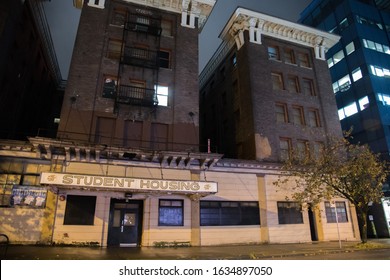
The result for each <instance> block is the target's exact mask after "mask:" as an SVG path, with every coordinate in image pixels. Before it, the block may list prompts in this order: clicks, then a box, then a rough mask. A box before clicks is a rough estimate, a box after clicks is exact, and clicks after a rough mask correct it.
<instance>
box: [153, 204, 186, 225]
mask: <svg viewBox="0 0 390 280" xmlns="http://www.w3.org/2000/svg"><path fill="white" fill-rule="evenodd" d="M183 206H184V201H183V200H168V199H160V200H159V208H158V225H159V226H183V223H184V211H183Z"/></svg>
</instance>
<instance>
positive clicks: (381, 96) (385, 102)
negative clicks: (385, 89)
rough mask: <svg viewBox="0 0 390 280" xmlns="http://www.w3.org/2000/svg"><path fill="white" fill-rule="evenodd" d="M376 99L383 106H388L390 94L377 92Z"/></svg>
mask: <svg viewBox="0 0 390 280" xmlns="http://www.w3.org/2000/svg"><path fill="white" fill-rule="evenodd" d="M378 99H379V101H380V102H382V104H383V105H385V106H390V95H388V94H383V93H378Z"/></svg>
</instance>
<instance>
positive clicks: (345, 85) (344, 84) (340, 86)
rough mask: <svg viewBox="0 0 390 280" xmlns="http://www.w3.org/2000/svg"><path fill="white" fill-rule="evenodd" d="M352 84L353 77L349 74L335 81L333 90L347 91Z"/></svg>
mask: <svg viewBox="0 0 390 280" xmlns="http://www.w3.org/2000/svg"><path fill="white" fill-rule="evenodd" d="M350 86H351V79H350V78H349V75H346V76H344V77H342V78H341V79H340V80H338V81H336V82H334V83H333V92H334V93H336V92H338V91H341V92H343V91H347V90H349V88H350Z"/></svg>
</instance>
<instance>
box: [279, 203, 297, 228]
mask: <svg viewBox="0 0 390 280" xmlns="http://www.w3.org/2000/svg"><path fill="white" fill-rule="evenodd" d="M296 206H299V207H296ZM277 207H278V223H279V225H292V224H303V214H302V206H301V205H299V204H298V202H295V201H277ZM292 209H295V210H292Z"/></svg>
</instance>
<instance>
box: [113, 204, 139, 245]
mask: <svg viewBox="0 0 390 280" xmlns="http://www.w3.org/2000/svg"><path fill="white" fill-rule="evenodd" d="M142 212H143V201H141V200H119V199H112V200H111V207H110V220H109V229H108V240H107V245H108V246H121V247H136V246H139V245H140V241H141V232H142Z"/></svg>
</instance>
